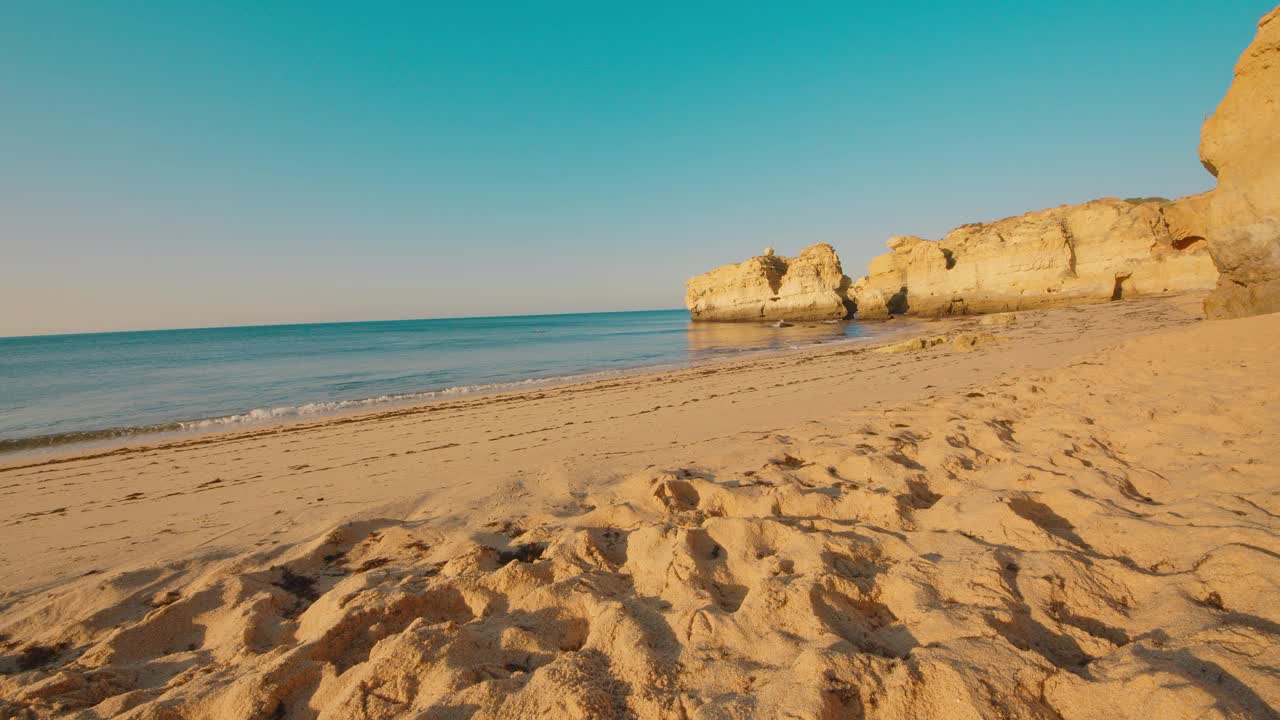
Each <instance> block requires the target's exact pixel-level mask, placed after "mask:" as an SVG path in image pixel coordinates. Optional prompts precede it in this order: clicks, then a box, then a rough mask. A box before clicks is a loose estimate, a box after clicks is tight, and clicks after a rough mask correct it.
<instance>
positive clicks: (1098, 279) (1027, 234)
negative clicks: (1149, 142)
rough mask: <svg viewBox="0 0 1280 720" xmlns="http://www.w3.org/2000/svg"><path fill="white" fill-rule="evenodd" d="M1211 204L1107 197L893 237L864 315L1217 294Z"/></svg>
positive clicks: (862, 290)
mask: <svg viewBox="0 0 1280 720" xmlns="http://www.w3.org/2000/svg"><path fill="white" fill-rule="evenodd" d="M1207 205H1208V199H1207V198H1206V196H1205V195H1193V196H1191V197H1186V198H1182V199H1180V200H1176V201H1173V202H1168V201H1164V200H1158V199H1153V200H1141V201H1128V200H1117V199H1115V198H1106V199H1102V200H1094V201H1092V202H1087V203H1084V204H1082V205H1064V206H1061V207H1056V208H1051V209H1048V210H1040V211H1037V212H1031V213H1027V214H1025V215H1021V216H1018V217H1012V218H1006V219H1004V220H998V221H996V222H992V223H983V224H973V225H963V226H961V227H958V228H956V229H954V230H952V231H951V232H949V233H947V235H946V237H945V238H943V239H942V240H941V241H937V242H933V241H929V240H924V239H921V238H918V237H910V236H899V237H894V238H890V239H889V242H888V245H889V248H890V250H892V252H890V253H888V254H886V255H881V256H879V257H876V258H875V259H873V260H872V261H871V264H870V266H869V268H868V273H867V276H866V277H864V278H862V279H861V280H859V281H858V282H857V283H855V284H854V285H853V288H852V290H851V292H850V295H851V297H852V299H853V301H854V302H855V304H856V305H857V312H858V317H859V318H860V319H878V318H886V317H889V316H890V315H892V314H899V313H905V312H910V313H912V314H913V315H932V316H937V315H953V314H965V313H987V312H1002V311H1007V310H1019V309H1024V308H1030V307H1039V306H1046V305H1062V304H1069V303H1079V302H1095V301H1106V300H1118V299H1121V298H1124V297H1132V296H1136V295H1148V294H1155V293H1164V292H1175V291H1184V290H1194V289H1208V288H1211V287H1213V286H1214V284H1215V282H1216V281H1217V271H1216V270H1215V268H1214V266H1213V262H1212V259H1211V258H1210V257H1209V254H1208V251H1207V247H1206V245H1207V243H1206V242H1205V233H1206V229H1205V213H1206V208H1207Z"/></svg>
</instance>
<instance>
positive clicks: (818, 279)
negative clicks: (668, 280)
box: [685, 243, 848, 321]
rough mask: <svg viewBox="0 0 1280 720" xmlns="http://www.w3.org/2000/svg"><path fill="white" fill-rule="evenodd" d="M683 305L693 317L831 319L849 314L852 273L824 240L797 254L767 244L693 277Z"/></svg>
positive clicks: (706, 318)
mask: <svg viewBox="0 0 1280 720" xmlns="http://www.w3.org/2000/svg"><path fill="white" fill-rule="evenodd" d="M685 285H686V291H685V306H686V307H688V308H689V314H690V315H692V316H693V319H694V320H703V321H750V320H833V319H839V318H843V317H845V316H846V315H847V314H848V311H847V310H846V301H845V297H844V291H845V289H846V288H847V287H848V278H846V277H845V276H844V272H843V271H842V270H841V269H840V258H838V257H836V251H835V250H834V249H833V248H832V247H831V246H830V245H827V244H825V243H820V244H818V245H813V246H810V247H808V248H805V249H804V250H803V251H802V252H801V253H800V254H799V255H798V256H796V257H794V258H785V257H780V256H778V255H775V254H773V250H772V248H768V249H766V250H765V254H764V255H758V256H756V257H753V258H751V259H750V260H747V261H745V262H740V263H735V264H732V265H725V266H723V267H719V268H716V269H715V270H712V271H711V272H708V273H704V274H702V275H698V276H696V277H694V278H692V279H690V280H689V281H688V282H687V283H685Z"/></svg>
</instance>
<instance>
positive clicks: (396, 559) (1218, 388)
mask: <svg viewBox="0 0 1280 720" xmlns="http://www.w3.org/2000/svg"><path fill="white" fill-rule="evenodd" d="M1198 307H1199V305H1198V298H1195V297H1179V298H1157V299H1144V300H1134V301H1127V302H1122V303H1110V304H1103V305H1094V306H1081V307H1071V308H1058V309H1053V310H1045V311H1034V312H1024V313H1017V314H1016V315H1013V316H1009V317H1005V318H998V319H992V318H990V317H987V318H982V319H973V318H970V319H960V320H952V321H942V322H936V323H922V324H919V325H918V326H916V327H914V328H913V329H912V331H911V332H912V333H914V335H913V339H921V338H941V340H940V341H938V342H933V341H928V342H918V343H916V344H917V345H918V347H914V348H910V347H908V348H901V349H899V351H896V352H879V351H876V350H874V349H872V348H865V347H841V348H826V349H824V348H818V349H815V350H807V351H803V352H794V353H783V354H773V355H768V356H760V357H752V358H749V359H745V360H742V361H734V362H726V363H718V364H716V365H714V366H707V367H700V368H692V369H687V370H680V371H672V372H664V373H657V374H649V375H640V376H636V377H630V378H622V379H617V380H610V381H601V382H595V383H585V384H581V385H572V386H563V387H556V388H547V389H541V390H537V391H531V392H525V393H509V394H504V395H494V396H488V397H479V398H469V399H462V400H458V401H453V402H447V403H437V404H434V405H427V406H421V407H416V408H403V409H396V410H389V411H384V412H379V413H371V414H364V415H355V416H344V417H338V418H324V419H319V420H316V421H312V422H302V423H294V424H289V425H282V426H273V427H267V428H254V429H247V430H240V431H234V432H225V433H220V434H210V435H205V436H196V437H182V438H176V439H170V440H165V441H157V442H153V443H150V444H146V445H141V446H132V447H127V448H119V449H114V450H96V451H95V450H88V451H81V452H79V453H70V454H67V455H63V456H57V457H53V458H35V459H25V460H24V459H17V460H10V461H8V462H6V463H0V498H3V505H2V507H0V588H3V592H4V594H3V596H0V636H3V637H2V638H0V673H4V674H2V675H0V717H10V716H11V717H61V716H67V717H82V718H108V717H127V718H423V719H426V718H432V719H443V718H477V719H479V718H541V717H547V718H614V717H616V718H637V719H648V718H700V719H703V718H705V719H708V720H709V719H712V718H779V717H785V718H832V719H834V718H864V717H865V718H894V719H897V718H901V719H904V720H905V719H906V718H932V717H936V718H1054V719H1057V718H1062V719H1064V720H1073V719H1075V718H1096V717H1102V716H1106V717H1126V718H1128V717H1132V718H1140V717H1141V718H1146V717H1158V718H1269V717H1280V715H1277V709H1280V588H1278V585H1280V473H1277V462H1276V458H1277V450H1276V448H1278V447H1280V405H1278V404H1277V403H1276V401H1275V398H1276V396H1277V385H1278V383H1280V315H1271V316H1261V317H1255V318H1246V319H1241V320H1230V321H1216V322H1205V321H1202V320H1200V319H1199V312H1198ZM900 342H901V338H895V339H894V340H892V341H888V342H886V343H884V344H885V345H895V344H900Z"/></svg>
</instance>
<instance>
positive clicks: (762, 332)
mask: <svg viewBox="0 0 1280 720" xmlns="http://www.w3.org/2000/svg"><path fill="white" fill-rule="evenodd" d="M876 327H877V326H867V325H861V324H858V323H853V322H837V323H796V324H795V325H793V326H791V327H783V328H777V327H771V326H769V325H766V324H754V323H734V324H705V323H699V324H694V323H691V322H689V316H688V314H687V313H686V312H685V311H683V310H659V311H651V312H622V313H583V314H572V315H530V316H518V317H487V318H460V319H440V320H404V321H387V322H355V323H326V324H315V325H275V326H266V327H230V328H206V329H193V330H159V331H146V332H124V333H100V334H85V335H57V336H42V337H19V338H0V453H2V452H14V451H22V450H32V449H39V448H50V447H57V446H60V445H65V444H68V443H83V442H93V441H101V440H109V439H112V438H120V437H128V436H133V435H143V434H151V433H166V432H181V431H191V430H202V429H210V428H216V427H223V426H232V425H236V424H243V423H255V422H264V421H269V420H272V419H277V418H288V417H293V416H306V415H314V414H321V413H332V412H338V411H342V410H352V409H361V408H374V407H376V406H378V405H382V404H392V403H411V402H428V401H431V400H434V399H440V398H447V397H457V396H461V395H466V394H472V393H482V392H493V391H500V390H504V389H512V388H518V387H529V386H538V385H546V384H553V383H557V382H566V381H573V380H580V379H592V378H599V377H607V376H609V375H614V374H623V373H626V372H633V371H636V370H639V369H645V368H655V367H669V366H681V365H687V364H696V363H700V362H707V361H714V360H715V359H716V358H723V357H732V356H736V355H739V354H741V353H743V352H750V351H757V350H767V349H782V348H789V347H800V346H804V345H811V344H814V343H823V342H847V341H856V340H858V339H861V338H866V337H868V335H869V334H870V333H871V332H872V331H873V330H874V329H875V328H876Z"/></svg>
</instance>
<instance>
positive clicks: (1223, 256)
mask: <svg viewBox="0 0 1280 720" xmlns="http://www.w3.org/2000/svg"><path fill="white" fill-rule="evenodd" d="M1200 160H1201V162H1203V163H1204V166H1205V168H1207V169H1208V170H1209V172H1211V173H1213V174H1214V175H1215V176H1217V178H1218V187H1217V189H1216V190H1213V191H1212V193H1211V197H1210V200H1209V203H1208V213H1207V221H1208V239H1209V251H1210V253H1211V254H1212V256H1213V259H1214V262H1215V263H1216V264H1217V267H1218V270H1219V271H1220V272H1221V279H1220V280H1219V282H1218V288H1217V290H1215V291H1214V292H1213V293H1212V294H1211V295H1210V296H1209V297H1208V298H1207V299H1206V300H1205V314H1206V315H1208V316H1209V317H1211V318H1215V317H1217V318H1221V317H1240V316H1242V315H1254V314H1258V313H1265V312H1276V311H1280V7H1277V8H1275V9H1273V10H1272V11H1271V12H1269V13H1267V14H1266V15H1265V16H1264V17H1263V18H1262V20H1261V21H1259V22H1258V34H1257V35H1256V36H1255V37H1254V40H1253V43H1252V44H1250V45H1249V47H1248V48H1246V49H1245V51H1244V54H1243V55H1241V56H1240V60H1239V62H1237V63H1236V67H1235V77H1234V78H1233V79H1232V81H1231V87H1230V88H1229V89H1228V90H1227V94H1226V97H1224V98H1223V99H1222V103H1221V104H1220V105H1218V109H1217V111H1215V112H1214V114H1213V116H1212V117H1210V118H1209V119H1208V120H1207V121H1206V122H1205V124H1204V128H1203V129H1202V130H1201V140H1200Z"/></svg>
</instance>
